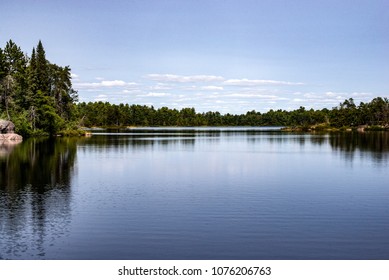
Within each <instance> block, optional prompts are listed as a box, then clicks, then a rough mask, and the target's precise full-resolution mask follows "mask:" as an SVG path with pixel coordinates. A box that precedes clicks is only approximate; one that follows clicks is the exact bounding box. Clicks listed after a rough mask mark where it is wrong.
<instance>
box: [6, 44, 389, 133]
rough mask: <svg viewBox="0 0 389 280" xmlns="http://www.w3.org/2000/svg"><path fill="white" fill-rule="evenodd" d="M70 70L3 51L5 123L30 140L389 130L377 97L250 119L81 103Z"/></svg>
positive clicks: (38, 54) (387, 105)
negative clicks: (126, 132) (102, 131)
mask: <svg viewBox="0 0 389 280" xmlns="http://www.w3.org/2000/svg"><path fill="white" fill-rule="evenodd" d="M77 98H78V96H77V92H76V91H75V90H74V89H73V88H72V82H71V72H70V67H69V66H65V67H61V66H58V65H56V64H54V63H51V62H50V61H48V60H47V59H46V54H45V50H44V48H43V45H42V42H41V41H39V42H38V44H37V46H36V48H33V49H32V52H31V56H28V55H27V54H25V53H23V52H22V50H21V49H20V47H19V46H17V45H16V44H15V43H14V42H13V41H12V40H10V41H8V42H7V43H6V46H5V47H4V49H1V48H0V119H7V120H12V121H13V122H14V123H15V126H16V129H17V133H20V134H22V135H24V136H29V135H41V134H49V135H55V134H58V133H61V134H66V133H67V132H69V131H75V130H77V129H78V128H79V127H93V126H97V127H124V126H296V127H303V128H304V127H311V126H313V125H319V124H320V125H321V126H326V127H335V128H341V127H357V126H359V125H370V126H381V127H388V126H389V101H388V99H387V98H381V97H377V98H374V99H373V100H372V101H371V102H368V103H363V102H361V103H360V104H359V105H356V104H355V103H354V100H353V99H352V98H350V99H347V100H345V101H344V102H343V103H340V104H339V106H337V107H334V108H332V109H321V110H313V109H309V110H307V109H306V108H304V107H300V108H299V109H296V110H293V111H285V110H270V111H268V112H266V113H260V112H256V111H249V112H247V113H245V114H221V113H219V112H206V113H199V112H196V110H195V109H194V108H183V109H181V110H177V109H170V108H167V107H162V108H158V109H156V108H154V107H153V106H145V105H129V104H120V105H116V104H110V103H108V102H105V103H104V102H89V103H85V102H82V103H77V101H78V100H77Z"/></svg>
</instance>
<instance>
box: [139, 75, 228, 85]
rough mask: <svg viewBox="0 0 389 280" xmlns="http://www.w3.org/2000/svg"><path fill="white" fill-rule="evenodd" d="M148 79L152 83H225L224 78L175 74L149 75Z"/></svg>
mask: <svg viewBox="0 0 389 280" xmlns="http://www.w3.org/2000/svg"><path fill="white" fill-rule="evenodd" d="M146 78H148V79H150V80H152V81H158V82H177V83H208V82H217V81H219V82H220V81H224V78H223V77H222V76H212V75H193V76H181V75H173V74H149V75H147V76H146Z"/></svg>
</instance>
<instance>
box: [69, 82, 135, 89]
mask: <svg viewBox="0 0 389 280" xmlns="http://www.w3.org/2000/svg"><path fill="white" fill-rule="evenodd" d="M135 85H137V84H136V83H127V82H125V81H122V80H112V81H109V80H106V81H101V82H98V83H75V84H74V85H73V86H74V88H75V89H98V88H109V87H128V86H135Z"/></svg>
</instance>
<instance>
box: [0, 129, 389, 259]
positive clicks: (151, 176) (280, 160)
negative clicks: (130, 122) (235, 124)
mask: <svg viewBox="0 0 389 280" xmlns="http://www.w3.org/2000/svg"><path fill="white" fill-rule="evenodd" d="M172 151H175V152H177V153H170V152H172ZM132 152H134V153H138V152H139V157H137V158H136V160H134V159H133V158H131V157H130V156H129V155H128V154H129V153H132ZM167 152H169V153H167ZM195 152H197V153H195ZM94 153H95V154H98V157H95V155H94ZM142 153H143V154H142ZM152 153H153V155H154V156H150V155H151V154H152ZM254 153H256V154H254ZM289 153H291V155H289ZM77 154H78V157H77ZM337 154H340V155H341V156H342V157H338V156H337ZM118 155H120V156H118ZM357 155H362V156H363V157H365V158H362V160H363V161H366V162H368V161H369V160H373V161H374V162H377V163H378V164H382V165H387V164H388V161H389V159H388V156H389V133H388V132H371V133H348V132H347V133H324V134H304V133H281V132H275V131H270V132H269V131H266V132H264V131H260V130H255V129H251V130H250V129H249V130H247V131H246V130H242V129H237V130H231V129H230V130H223V129H219V130H206V129H202V130H193V129H192V130H190V129H187V130H177V131H175V130H173V129H165V130H164V129H159V130H151V131H145V130H131V131H127V132H126V133H123V132H120V133H118V134H110V133H104V132H100V133H99V134H95V135H93V136H92V137H90V138H81V139H72V138H58V139H51V140H50V139H46V140H38V139H30V140H27V141H24V142H23V143H21V144H19V145H16V146H7V147H5V146H0V236H1V238H0V259H1V258H3V259H39V258H41V259H44V258H50V257H53V256H54V257H55V258H63V255H62V254H63V250H65V249H67V248H64V247H65V246H66V245H63V243H62V245H61V246H62V247H61V246H60V245H58V240H62V241H63V240H65V243H66V242H68V243H66V244H70V245H74V244H77V245H80V244H81V245H83V244H84V242H89V243H87V245H84V246H85V252H84V255H82V256H84V257H85V258H88V257H89V258H91V256H92V257H95V258H104V255H99V254H98V253H96V254H95V255H88V250H89V249H90V248H89V247H93V246H95V247H94V248H95V251H97V252H102V251H104V250H108V249H107V247H104V244H106V243H104V242H106V241H107V240H111V241H112V240H113V241H112V242H113V243H115V244H116V245H117V247H112V249H111V250H112V256H111V257H112V258H115V257H116V258H117V257H118V255H115V254H116V252H117V251H122V252H124V251H125V253H123V255H120V256H119V257H123V258H125V257H127V256H128V255H127V254H128V252H131V250H127V249H131V248H130V247H129V246H130V245H129V244H130V243H131V242H128V236H132V237H133V239H131V241H132V243H133V244H135V245H134V247H135V248H138V249H139V252H142V250H146V249H148V250H149V252H151V253H150V255H149V256H152V253H153V252H152V251H153V248H154V247H152V244H153V243H152V244H151V245H150V240H154V241H153V242H154V246H157V247H158V246H159V245H158V244H159V243H163V242H166V244H167V245H166V248H171V247H174V246H170V244H168V241H169V238H172V237H171V236H173V237H174V236H181V235H182V238H183V239H182V240H185V238H188V239H190V238H191V237H193V240H195V241H196V240H197V241H198V240H199V239H198V237H197V236H196V233H200V234H203V235H204V236H205V235H206V233H207V232H208V233H210V232H211V233H212V232H214V233H217V235H218V237H217V238H214V239H212V234H211V235H206V236H205V238H201V240H204V242H205V243H206V242H208V243H209V244H208V246H215V243H214V242H213V241H218V240H222V239H221V238H219V235H220V236H225V235H224V234H225V232H228V231H227V230H223V231H220V232H219V231H218V230H217V228H214V227H213V226H212V225H214V222H216V223H221V221H222V220H224V221H226V223H225V224H222V223H221V224H220V225H221V226H222V228H224V227H225V228H228V226H229V225H230V224H231V222H233V224H235V225H236V229H235V230H236V231H235V234H236V236H240V235H239V234H241V232H239V229H240V228H242V230H244V231H246V232H243V236H246V237H247V236H254V237H255V236H256V234H257V233H260V231H261V230H264V231H265V234H266V230H267V231H268V232H271V230H274V232H272V234H273V233H274V234H279V236H282V241H283V242H286V241H287V240H288V238H290V237H289V236H296V232H299V231H302V226H301V224H299V222H300V220H299V217H303V216H302V214H304V213H305V210H304V209H309V210H307V212H309V214H311V213H315V211H316V212H317V213H315V214H316V215H319V214H320V213H326V211H329V210H328V209H330V210H331V209H332V208H331V207H328V209H327V206H326V205H327V204H325V203H324V202H323V200H325V199H326V196H325V194H327V193H326V190H328V197H329V199H328V201H326V202H329V203H338V202H339V207H340V208H342V207H348V206H350V205H351V206H352V207H351V206H350V207H349V209H354V208H353V207H355V209H356V210H358V209H359V208H358V207H365V208H363V209H362V208H360V209H361V213H367V214H369V213H370V214H371V213H373V214H374V215H373V214H371V216H372V217H376V218H377V220H378V222H377V224H376V226H377V228H379V229H381V228H382V227H380V226H381V225H382V224H383V222H382V220H383V219H385V218H386V216H385V215H386V214H385V213H387V212H385V211H387V207H386V206H385V205H387V204H386V201H384V202H382V201H380V200H379V199H380V198H382V197H384V196H383V195H381V194H382V193H384V194H385V192H386V193H387V191H386V189H384V187H382V185H381V183H380V182H381V181H379V182H377V184H376V186H375V188H373V189H371V190H369V192H370V197H374V195H375V196H376V197H378V202H377V201H375V202H370V201H369V200H362V199H363V198H364V197H365V196H364V195H365V192H364V191H365V189H363V188H360V189H359V191H360V193H355V191H354V190H353V192H351V191H350V193H348V191H349V190H348V189H347V188H345V187H343V186H342V187H339V188H337V184H336V183H334V181H331V180H327V181H326V179H328V178H329V176H326V175H323V176H321V173H320V172H323V174H331V176H335V177H336V175H335V174H334V172H335V171H337V170H339V174H340V176H339V177H336V180H340V181H341V180H342V178H343V177H342V175H343V173H342V171H343V170H341V169H339V166H341V165H342V164H343V162H344V159H346V160H355V159H357V158H358V157H357ZM96 158H97V159H98V160H96ZM323 158H326V159H327V161H323V162H325V163H328V164H322V165H321V164H317V163H319V162H320V161H322V160H323ZM339 160H340V162H341V164H340V165H334V163H338V161H339ZM290 162H293V163H294V162H296V164H292V165H291V164H290ZM297 163H298V164H297ZM78 165H79V169H80V174H78V175H77V173H76V168H75V166H78ZM333 166H334V167H333ZM363 167H364V166H363ZM309 168H311V169H310V170H309ZM320 168H321V169H320ZM318 169H320V172H319V171H318ZM307 170H308V171H310V172H307ZM356 170H357V169H356ZM373 171H375V170H373ZM373 171H371V172H373ZM88 172H89V173H88ZM97 172H99V174H97ZM81 173H82V174H81ZM310 173H311V174H314V175H313V176H312V177H309V174H310ZM301 174H303V176H301ZM358 174H360V172H355V174H354V175H358ZM304 176H305V177H304ZM320 176H321V177H320ZM74 177H77V178H78V179H77V180H79V182H82V183H80V184H79V185H77V181H76V180H74ZM80 177H82V178H80ZM335 177H334V178H335ZM285 178H286V181H285ZM359 179H361V178H359ZM384 179H385V178H384ZM384 179H382V181H385V180H384ZM75 182H76V183H75ZM91 182H92V183H91ZM307 182H308V183H307ZM313 182H314V183H315V184H313ZM321 182H324V183H325V185H323V186H321V185H320V184H319V183H321ZM289 184H290V186H291V187H290V188H289ZM384 184H385V183H384ZM72 185H73V186H77V187H79V188H75V187H73V192H72V187H71V186H72ZM308 185H309V187H308ZM311 185H315V187H311ZM348 185H349V182H347V184H346V183H345V184H344V186H348ZM299 186H301V187H299ZM304 186H305V187H304ZM74 189H77V190H78V192H77V195H75V191H74ZM80 189H82V191H80ZM258 189H260V190H261V192H260V193H258ZM235 190H236V192H235ZM289 190H291V191H290V192H289ZM299 191H300V193H299ZM314 191H316V192H317V193H318V194H320V195H316V193H314ZM374 191H376V193H374ZM72 193H73V195H72ZM140 193H141V195H139V194H140ZM349 194H350V195H349ZM362 194H363V195H362ZM309 195H311V196H312V197H313V198H316V199H317V202H318V203H316V204H314V203H311V201H310V200H309V199H307V201H305V200H304V199H305V198H306V197H307V196H309ZM72 196H74V197H72ZM293 197H294V199H295V200H293ZM337 197H338V198H339V197H340V198H343V197H344V198H345V200H344V201H340V200H337ZM350 197H356V198H357V199H361V201H362V203H359V202H358V203H355V205H354V204H352V203H354V202H353V200H352V199H350ZM223 199H224V200H223ZM242 201H245V204H244V205H242V203H241V202H242ZM258 201H260V203H258ZM277 202H278V203H279V204H277ZM320 203H322V204H320ZM377 203H378V204H377ZM95 205H98V207H103V206H104V210H103V211H102V210H101V209H100V208H98V207H97V206H96V207H95ZM102 205H103V206H102ZM225 205H226V206H228V207H227V208H224V206H225ZM247 205H249V207H250V211H247V212H246V210H247V209H248V208H247V209H246V208H245V207H246V206H247ZM318 205H319V206H321V207H322V209H320V208H315V207H319V206H318ZM331 205H333V204H331ZM370 205H374V207H370ZM377 205H378V206H380V205H381V206H380V207H381V208H379V207H377ZM262 206H263V207H262ZM335 206H336V205H335ZM88 207H89V208H88ZM185 207H186V208H185ZM207 207H209V208H207ZM277 207H278V208H277ZM288 207H289V208H288ZM292 208H296V209H297V210H298V211H300V212H298V211H297V212H296V213H297V214H296V215H295V214H294V212H289V210H290V209H292ZM340 208H337V209H340ZM75 209H76V210H75ZM80 209H82V211H84V212H82V215H83V216H82V218H80V213H79V212H77V211H80ZM99 209H100V210H99ZM185 209H186V210H185ZM277 209H278V210H277ZM301 209H303V210H301ZM312 209H313V210H312ZM317 209H318V210H317ZM380 209H383V210H381V211H382V213H380ZM292 210H293V209H292ZM185 211H187V212H185ZM277 211H278V212H277ZM369 211H370V212H369ZM329 212H331V211H329ZM345 212H347V211H343V212H342V213H345ZM180 213H184V214H185V215H183V216H180ZM209 213H216V215H220V217H217V219H216V218H215V219H212V217H215V214H214V215H213V216H212V215H209ZM226 213H227V214H226ZM228 213H230V214H231V215H232V216H233V217H235V220H233V221H231V219H230V218H231V216H228ZM252 213H254V214H255V216H254V217H252V216H251V214H252ZM285 213H286V214H285ZM347 213H350V217H351V220H350V221H352V219H356V218H359V217H360V213H358V215H354V212H352V211H351V210H350V211H349V212H347ZM100 214H102V217H106V218H105V219H104V218H101V216H100ZM330 214H331V213H330ZM370 214H369V215H370ZM155 215H159V216H158V219H157V220H155V223H154V224H152V225H151V226H150V228H148V226H149V224H147V221H148V219H150V218H152V217H154V216H155ZM174 215H176V216H174ZM196 215H197V216H196ZM245 215H246V216H245ZM272 215H274V216H272ZM282 215H284V216H285V217H287V219H285V221H288V223H289V222H290V224H287V225H290V227H291V228H292V229H293V230H295V231H293V230H292V231H291V232H285V233H284V232H281V234H280V233H279V232H277V227H276V226H274V225H273V227H272V222H273V221H275V220H277V219H278V218H279V219H280V220H281V221H284V220H282V219H281V218H283V217H284V216H282ZM294 215H295V216H294ZM124 217H125V219H124ZM196 217H197V218H198V217H201V219H200V218H199V219H198V220H197V218H196ZM237 217H238V218H237ZM258 217H265V218H264V220H262V222H263V223H264V224H265V225H266V226H267V228H264V229H262V225H261V226H259V224H260V223H259V222H258V223H257V226H258V227H257V228H254V226H255V225H253V224H252V223H251V222H247V221H257V219H259V218H258ZM266 217H269V219H268V220H266ZM280 217H281V218H280ZM295 217H298V218H297V220H294V219H295ZM345 217H346V216H345ZM207 219H208V220H207ZM245 219H246V220H245ZM305 219H308V220H309V217H308V218H307V217H305ZM380 219H381V220H380ZM75 220H76V221H78V224H77V223H75V222H74V221H75ZM323 220H324V221H329V220H330V218H328V217H327V216H323ZM348 220H349V218H348V217H346V218H345V220H344V221H348ZM361 220H363V219H361ZM125 221H133V223H131V224H127V223H126V222H125ZM174 221H181V222H182V223H181V224H180V223H179V222H177V224H176V223H175V222H174ZM188 221H192V222H193V224H190V223H189V222H188ZM245 221H246V222H247V224H246V226H247V228H244V227H241V226H242V224H239V223H243V224H244V223H245ZM309 221H310V222H311V220H309ZM317 221H320V220H319V219H314V220H312V223H311V224H309V223H308V225H309V226H311V225H317V226H318V227H319V226H320V223H319V222H317ZM370 221H371V220H370ZM316 222H317V224H316ZM142 223H143V224H142ZM169 223H170V224H169ZM293 223H295V224H296V227H294V224H293ZM380 223H381V224H380ZM81 224H82V227H80V225H81ZM165 224H168V225H169V228H168V229H167V231H166V232H161V233H159V232H158V231H157V230H155V225H158V226H159V228H158V229H161V230H164V229H165V228H164V225H165ZM204 224H206V226H204ZM349 224H350V225H349V226H350V227H351V226H355V227H356V228H357V225H358V224H356V223H354V224H352V223H351V222H350V223H349ZM70 225H71V226H70ZM77 225H78V226H79V228H78V231H77ZM142 225H143V227H142ZM180 225H181V229H182V227H184V228H183V232H179V231H177V232H172V228H180ZM339 225H340V226H339V227H340V228H341V227H342V225H343V220H342V223H339ZM384 225H385V224H384ZM185 226H187V228H185ZM91 228H93V229H94V230H95V236H99V238H100V239H98V238H96V237H94V238H96V239H93V238H90V236H89V234H90V231H91ZM361 228H364V227H362V226H361ZM306 229H308V231H309V230H311V232H313V231H312V228H310V227H308V228H306ZM120 230H122V231H120ZM201 230H204V231H201ZM113 232H114V233H113ZM192 232H194V233H193V234H192ZM318 232H321V230H318ZM377 232H380V231H377ZM381 232H382V231H381ZM137 233H140V234H139V235H138V234H137ZM383 233H386V232H383ZM104 234H106V235H107V236H105V235H104ZM159 234H161V235H162V239H158V238H161V236H160V235H159ZM169 234H171V235H169ZM185 234H186V235H188V236H185ZM272 234H270V235H272ZM283 234H284V235H283ZM232 235H233V234H232ZM270 235H269V236H270ZM69 236H71V237H69ZM199 236H200V235H199ZM215 236H216V234H215ZM312 236H313V235H312ZM312 236H311V237H312ZM153 237H155V239H153ZM262 237H263V236H262ZM330 237H331V236H330ZM120 238H122V239H120ZM196 238H197V239H196ZM234 238H235V237H231V239H228V240H226V241H228V244H232V243H233V242H231V241H235V240H234ZM280 238H281V237H280ZM337 238H338V237H337ZM301 239H302V240H303V239H304V238H303V237H301ZM80 240H81V241H80ZM96 240H97V241H96ZM182 240H181V241H182ZM193 240H190V241H188V244H189V245H188V246H189V247H190V244H193ZM246 240H247V239H244V238H241V239H240V242H241V243H243V244H246V245H247V244H250V246H251V244H253V243H255V242H251V241H250V242H247V243H245V242H244V241H246ZM254 240H255V239H254ZM258 240H259V239H258ZM258 240H256V241H258ZM280 240H281V239H280ZM334 240H335V238H334ZM336 240H338V239H336ZM175 241H177V240H175ZM292 241H293V240H292ZM72 242H73V243H72ZM77 242H79V243H77ZM142 242H143V243H142ZM304 242H305V241H304ZM200 243H201V242H200ZM324 243H325V242H324ZM324 243H323V244H324ZM139 244H143V245H144V246H145V247H147V246H149V247H147V248H146V249H145V248H140V247H142V246H141V245H139ZM155 244H157V245H155ZM163 244H165V243H163ZM269 244H271V242H269ZM276 244H279V242H276ZM290 244H293V242H291V243H290ZM350 244H351V243H350ZM175 245H177V243H175ZM88 246H89V247H88ZM126 246H127V247H126ZM250 246H248V249H250V248H251V247H250ZM289 246H292V245H289ZM176 247H177V248H179V246H176ZM189 247H188V248H189ZM224 247H225V246H224ZM50 248H56V250H57V251H55V252H54V253H53V250H52V249H50ZM75 248H76V246H69V248H68V249H67V252H68V255H66V256H69V257H70V258H75V259H77V258H80V257H82V256H81V255H77V253H74V252H73V253H72V252H71V251H72V250H75ZM77 248H78V247H77ZM242 248H243V247H242ZM323 248H324V247H323ZM61 249H62V250H61ZM235 249H236V250H238V251H239V250H240V249H239V248H235ZM310 249H311V248H310ZM177 250H179V249H177ZM323 250H324V249H323ZM65 251H66V250H65ZM187 251H190V250H187ZM198 251H199V252H200V251H201V252H205V251H206V250H202V249H201V247H199V249H198ZM210 251H211V250H210ZM214 251H215V252H216V253H217V250H214ZM281 251H282V250H281V249H280V252H281ZM56 252H57V253H56ZM222 252H223V251H220V252H219V255H218V257H221V258H223V257H226V255H224V256H223V255H220V254H221V253H222ZM239 252H240V251H239ZM61 253H62V254H61ZM135 253H137V252H135ZM135 253H134V254H135ZM227 253H228V252H227ZM72 254H73V255H72ZM78 254H80V252H79V253H78ZM91 254H92V253H91ZM169 256H172V258H174V257H176V258H178V257H179V255H169ZM252 256H256V255H252ZM267 256H273V255H267ZM274 256H275V257H274V258H276V257H277V256H278V257H279V255H274ZM284 256H285V255H284ZM330 256H332V255H330ZM305 257H307V255H306V256H305ZM358 257H360V256H358Z"/></svg>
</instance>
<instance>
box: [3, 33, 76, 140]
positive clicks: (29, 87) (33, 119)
mask: <svg viewBox="0 0 389 280" xmlns="http://www.w3.org/2000/svg"><path fill="white" fill-rule="evenodd" d="M70 75H71V73H70V68H69V66H65V67H61V66H58V65H56V64H52V63H50V62H49V61H48V60H47V59H46V52H45V50H44V47H43V44H42V42H41V41H39V43H38V45H37V47H36V48H33V50H32V54H31V58H28V57H27V56H26V55H25V54H24V53H23V52H22V51H21V49H20V47H18V46H17V45H16V44H15V43H14V42H13V41H12V40H10V41H9V42H7V44H6V46H5V48H4V50H2V49H0V112H2V114H3V115H5V118H7V119H11V120H12V121H13V122H14V123H15V125H16V129H17V132H18V133H20V134H22V135H24V136H29V135H37V134H38V135H41V134H52V135H53V134H57V133H58V131H60V130H63V129H64V128H65V124H66V123H67V122H69V121H74V120H75V118H77V115H76V114H75V113H74V111H76V110H75V102H76V101H77V92H76V91H75V90H74V89H73V88H72V83H71V76H70Z"/></svg>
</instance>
